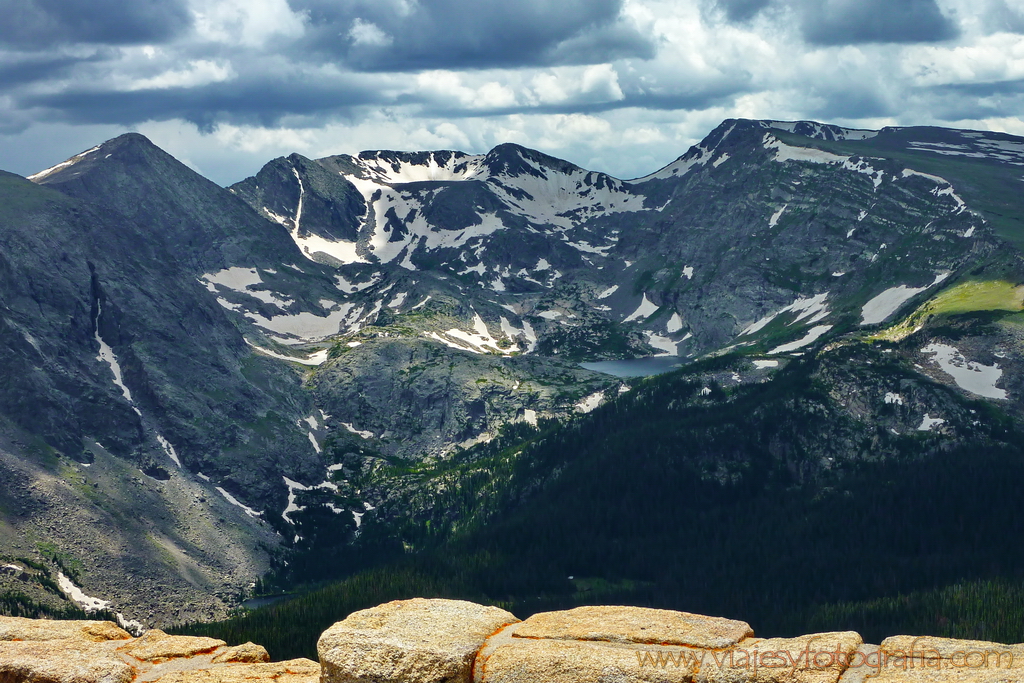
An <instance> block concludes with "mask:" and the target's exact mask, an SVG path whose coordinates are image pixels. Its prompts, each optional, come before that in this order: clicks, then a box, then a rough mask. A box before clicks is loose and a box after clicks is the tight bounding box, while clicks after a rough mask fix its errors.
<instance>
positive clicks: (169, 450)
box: [156, 434, 181, 469]
mask: <svg viewBox="0 0 1024 683" xmlns="http://www.w3.org/2000/svg"><path fill="white" fill-rule="evenodd" d="M156 440H157V441H159V442H160V447H161V448H163V449H164V453H166V454H167V457H168V458H170V459H171V460H173V461H174V464H175V465H177V466H178V468H179V469H181V460H178V454H177V453H176V452H175V451H174V446H172V445H171V443H170V442H169V441H168V440H167V439H165V438H164V437H163V436H162V435H160V434H157V435H156Z"/></svg>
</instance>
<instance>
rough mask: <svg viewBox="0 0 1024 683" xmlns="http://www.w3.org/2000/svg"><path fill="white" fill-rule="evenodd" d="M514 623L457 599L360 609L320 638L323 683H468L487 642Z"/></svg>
mask: <svg viewBox="0 0 1024 683" xmlns="http://www.w3.org/2000/svg"><path fill="white" fill-rule="evenodd" d="M517 621H519V620H518V619H516V617H515V616H514V615H512V614H511V613H509V612H506V611H505V610H503V609H499V608H497V607H484V606H482V605H477V604H475V603H472V602H465V601H462V600H425V599H423V598H415V599H412V600H396V601H394V602H389V603H386V604H383V605H380V606H378V607H373V608H370V609H365V610H361V611H359V612H354V613H353V614H351V615H349V616H348V618H347V619H345V620H344V621H339V622H338V623H336V624H335V625H334V626H332V627H330V628H329V629H327V631H325V632H324V633H323V635H322V636H320V641H319V643H318V644H317V651H318V653H319V655H320V663H321V665H322V667H323V678H322V679H321V680H322V682H323V683H383V682H385V681H387V682H391V681H395V682H398V681H401V682H402V683H470V681H471V680H472V668H473V660H474V658H475V657H476V653H477V651H478V650H480V648H481V647H483V645H484V642H485V641H486V640H487V638H488V637H489V636H490V635H491V634H493V633H495V632H496V631H498V630H499V629H501V628H502V627H503V626H506V625H507V624H511V623H514V622H517Z"/></svg>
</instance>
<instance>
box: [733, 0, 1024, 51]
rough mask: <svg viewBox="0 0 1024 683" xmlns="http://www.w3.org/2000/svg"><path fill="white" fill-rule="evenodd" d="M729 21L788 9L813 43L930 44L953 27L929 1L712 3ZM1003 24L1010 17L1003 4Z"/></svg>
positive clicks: (743, 0)
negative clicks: (769, 11)
mask: <svg viewBox="0 0 1024 683" xmlns="http://www.w3.org/2000/svg"><path fill="white" fill-rule="evenodd" d="M715 6H716V7H717V8H718V9H719V10H720V11H721V12H722V13H723V14H724V16H725V18H726V20H728V21H730V22H732V23H744V22H747V21H749V20H750V19H752V18H754V17H755V16H757V15H758V14H760V13H761V12H762V11H764V10H768V9H777V10H790V11H791V12H793V13H794V14H795V15H796V17H797V20H798V22H799V25H800V32H801V34H802V35H803V37H804V39H805V40H806V41H807V42H809V43H811V44H814V45H858V44H864V43H931V42H938V41H942V40H949V39H952V38H956V37H957V36H958V35H959V29H958V28H957V26H956V25H955V24H954V23H953V22H952V21H951V20H950V19H949V18H948V17H946V16H945V15H943V14H942V12H941V11H940V10H939V7H938V5H936V4H935V0H715ZM1003 9H1005V12H1003V13H1002V16H1003V21H1004V23H1006V22H1009V23H1012V22H1013V19H1014V17H1015V16H1017V15H1016V13H1014V12H1013V11H1012V10H1010V9H1009V8H1007V7H1005V5H1003Z"/></svg>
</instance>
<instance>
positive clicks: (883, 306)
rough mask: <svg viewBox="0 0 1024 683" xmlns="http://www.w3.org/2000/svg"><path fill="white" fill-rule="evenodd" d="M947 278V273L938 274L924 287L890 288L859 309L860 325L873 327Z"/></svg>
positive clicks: (904, 286)
mask: <svg viewBox="0 0 1024 683" xmlns="http://www.w3.org/2000/svg"><path fill="white" fill-rule="evenodd" d="M947 277H949V273H940V274H938V275H936V276H935V280H933V281H932V283H931V284H930V285H925V286H924V287H907V286H906V285H900V286H899V287H890V288H889V289H887V290H885V291H884V292H882V293H881V294H879V295H878V296H876V297H874V298H873V299H871V301H869V302H867V303H866V304H864V307H863V308H861V321H860V324H861V325H875V324H877V323H880V322H882V321H884V320H885V319H886V318H888V317H889V316H890V315H892V314H893V313H895V312H896V311H898V310H899V309H900V307H901V306H902V305H903V304H905V303H906V302H907V301H909V300H910V299H912V298H913V297H914V296H916V295H918V294H920V293H921V292H923V291H925V290H926V289H929V288H931V287H934V286H935V285H937V284H939V283H940V282H942V281H943V280H945V279H946V278H947Z"/></svg>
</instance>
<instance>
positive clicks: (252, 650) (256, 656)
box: [213, 643, 308, 664]
mask: <svg viewBox="0 0 1024 683" xmlns="http://www.w3.org/2000/svg"><path fill="white" fill-rule="evenodd" d="M269 661H270V653H268V652H267V648H265V647H263V646H262V645H256V644H255V643H242V644H241V645H235V646H234V647H229V648H228V649H227V650H224V652H221V653H220V654H218V655H217V656H216V657H214V658H213V662H214V664H219V663H221V662H246V663H248V664H260V663H263V662H269ZM307 661H308V660H307Z"/></svg>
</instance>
